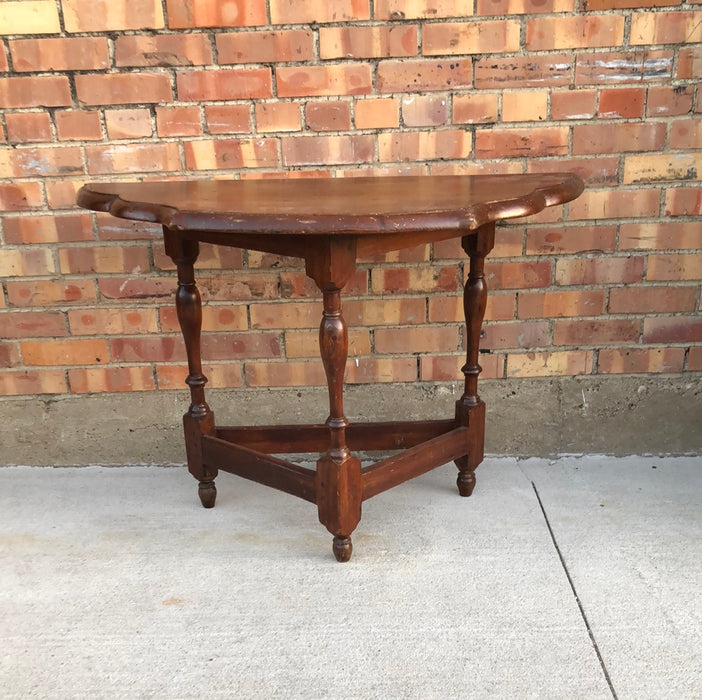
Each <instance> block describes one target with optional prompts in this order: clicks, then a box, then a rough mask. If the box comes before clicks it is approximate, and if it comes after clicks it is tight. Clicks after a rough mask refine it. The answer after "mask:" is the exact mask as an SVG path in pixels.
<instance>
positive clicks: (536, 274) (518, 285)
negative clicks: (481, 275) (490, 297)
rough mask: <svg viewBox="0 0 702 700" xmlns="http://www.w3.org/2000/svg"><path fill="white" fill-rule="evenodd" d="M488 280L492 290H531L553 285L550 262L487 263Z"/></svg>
mask: <svg viewBox="0 0 702 700" xmlns="http://www.w3.org/2000/svg"><path fill="white" fill-rule="evenodd" d="M486 278H487V283H488V285H489V287H490V288H491V289H530V288H535V287H548V286H550V284H551V263H550V262H549V261H548V260H538V261H529V262H492V261H489V262H488V263H486Z"/></svg>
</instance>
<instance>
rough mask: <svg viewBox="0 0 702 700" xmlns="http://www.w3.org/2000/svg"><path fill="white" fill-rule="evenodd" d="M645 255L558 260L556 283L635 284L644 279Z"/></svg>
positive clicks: (566, 284)
mask: <svg viewBox="0 0 702 700" xmlns="http://www.w3.org/2000/svg"><path fill="white" fill-rule="evenodd" d="M643 270H644V258H643V256H631V257H625V258H621V257H617V258H613V257H597V258H569V259H568V258H566V259H562V260H557V261H556V284H558V285H561V286H569V285H585V284H588V285H589V284H634V283H636V282H641V280H642V279H643Z"/></svg>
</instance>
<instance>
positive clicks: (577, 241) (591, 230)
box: [526, 224, 616, 255]
mask: <svg viewBox="0 0 702 700" xmlns="http://www.w3.org/2000/svg"><path fill="white" fill-rule="evenodd" d="M615 240H616V228H615V227H614V226H596V225H592V224H591V225H588V226H586V227H573V226H565V227H564V226H557V227H553V226H549V227H547V228H541V227H536V226H530V227H528V229H527V238H526V254H527V255H551V254H554V253H557V254H562V253H586V252H600V253H604V252H610V251H613V250H614V246H615Z"/></svg>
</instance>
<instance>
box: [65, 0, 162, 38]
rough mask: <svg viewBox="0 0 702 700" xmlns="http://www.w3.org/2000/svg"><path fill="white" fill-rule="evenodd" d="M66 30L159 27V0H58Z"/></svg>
mask: <svg viewBox="0 0 702 700" xmlns="http://www.w3.org/2000/svg"><path fill="white" fill-rule="evenodd" d="M61 5H62V7H63V19H64V22H65V25H66V31H67V32H69V33H71V34H72V33H76V32H108V31H120V30H124V29H162V28H163V10H162V8H161V2H160V0H61Z"/></svg>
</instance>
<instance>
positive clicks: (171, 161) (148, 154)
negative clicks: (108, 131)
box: [85, 142, 181, 175]
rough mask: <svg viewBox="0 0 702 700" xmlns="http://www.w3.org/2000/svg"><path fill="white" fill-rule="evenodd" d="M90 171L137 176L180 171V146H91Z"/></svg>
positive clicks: (138, 144)
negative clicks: (147, 173)
mask: <svg viewBox="0 0 702 700" xmlns="http://www.w3.org/2000/svg"><path fill="white" fill-rule="evenodd" d="M85 150H86V154H87V156H88V172H89V173H91V174H93V175H99V174H106V173H137V172H158V173H162V172H167V171H176V172H177V171H179V170H180V168H181V165H180V152H179V151H178V144H177V143H172V142H169V143H130V144H124V145H110V146H87V147H86V149H85Z"/></svg>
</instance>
